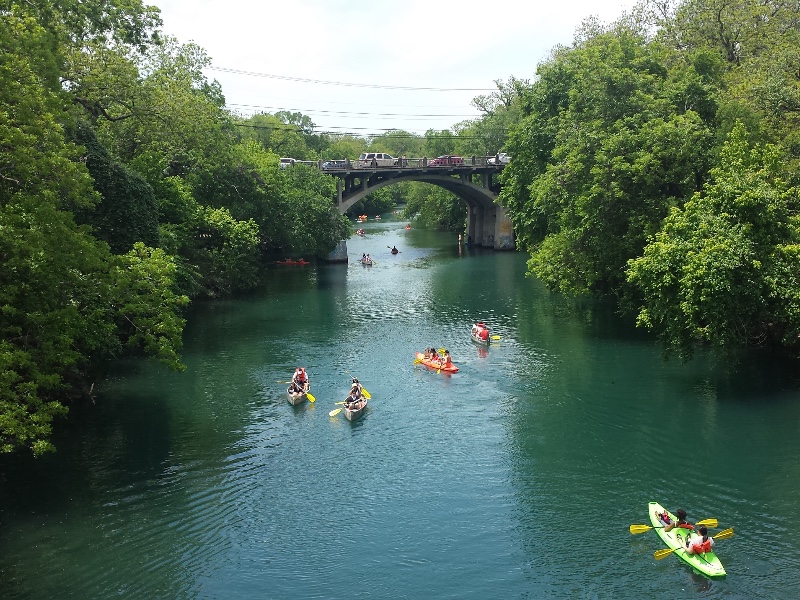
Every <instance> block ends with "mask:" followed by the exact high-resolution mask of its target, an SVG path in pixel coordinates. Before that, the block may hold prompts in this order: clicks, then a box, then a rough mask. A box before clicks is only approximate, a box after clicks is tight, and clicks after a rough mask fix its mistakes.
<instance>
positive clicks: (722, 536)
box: [653, 527, 733, 560]
mask: <svg viewBox="0 0 800 600" xmlns="http://www.w3.org/2000/svg"><path fill="white" fill-rule="evenodd" d="M711 537H713V538H714V541H716V540H726V539H728V538H729V537H733V527H731V528H729V529H725V530H723V531H720V532H719V533H718V534H717V535H714V536H711ZM675 550H686V548H684V547H683V546H680V547H678V548H663V549H661V550H656V551H655V552H653V558H655V559H656V560H661V559H662V558H664V557H665V556H669V555H670V554H672V553H673V552H675Z"/></svg>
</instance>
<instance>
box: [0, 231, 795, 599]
mask: <svg viewBox="0 0 800 600" xmlns="http://www.w3.org/2000/svg"><path fill="white" fill-rule="evenodd" d="M404 225H405V222H399V221H393V220H391V219H385V220H383V221H381V222H378V223H375V222H370V223H369V224H368V226H367V227H366V229H367V234H366V236H364V237H354V238H352V239H350V240H349V241H348V247H349V253H350V263H349V264H347V265H345V264H339V265H320V266H307V267H286V266H277V265H276V266H275V267H274V275H275V277H274V280H273V284H272V285H270V286H269V288H267V289H264V290H262V291H260V292H259V293H256V294H253V295H251V296H249V297H247V298H243V299H238V300H234V301H225V302H216V303H212V304H207V305H199V306H196V307H195V308H194V309H193V312H192V314H191V317H190V321H189V324H188V326H187V330H186V333H185V337H184V339H185V348H184V353H183V357H184V362H185V363H186V365H187V366H188V369H187V370H186V372H184V373H182V374H175V373H168V372H166V371H165V370H163V369H162V368H160V367H158V366H155V365H151V364H149V363H144V362H129V363H123V364H119V365H116V366H115V369H114V371H113V374H112V376H111V377H110V378H109V379H108V380H106V381H103V382H98V384H97V386H96V392H97V393H96V398H95V403H94V404H91V403H88V404H87V405H86V406H80V407H76V408H74V409H73V410H72V413H71V417H70V419H69V421H68V422H66V423H61V424H60V425H59V431H58V434H57V436H56V440H55V441H56V443H57V445H58V449H59V450H58V452H57V453H56V454H55V455H52V456H47V457H44V458H42V459H38V460H35V459H32V458H30V457H28V456H27V455H25V456H14V457H3V458H2V459H0V486H1V487H0V597H2V598H3V599H15V600H17V599H25V600H39V599H49V598H54V599H60V598H77V599H95V598H145V599H149V598H165V599H172V598H248V599H249V598H301V599H305V598H348V599H352V598H454V599H462V598H469V599H472V598H474V599H484V598H503V599H505V598H621V599H643V598H665V599H667V598H669V599H674V598H726V599H727V598H745V599H750V598H797V597H799V596H800V573H798V567H800V519H798V518H797V517H798V514H797V513H798V505H799V504H800V500H799V498H800V493H799V492H800V477H798V475H799V474H800V460H798V459H799V458H800V435H798V428H799V427H800V379H799V378H798V377H797V373H796V364H794V363H784V362H782V361H778V360H776V359H774V358H770V357H766V356H762V355H759V354H752V355H748V356H747V357H745V360H744V361H743V362H742V364H741V365H740V366H739V368H738V369H735V370H734V369H731V368H730V367H729V366H728V365H726V364H723V363H720V362H717V361H715V360H714V358H713V357H712V356H710V355H707V354H703V353H700V354H699V355H698V356H697V357H696V359H695V360H693V361H692V362H690V363H688V364H681V363H680V362H678V361H674V360H673V361H669V362H665V361H664V360H663V359H662V356H661V353H660V350H659V348H658V347H657V345H656V344H655V342H654V340H653V339H651V338H650V337H649V336H648V335H646V334H645V333H643V332H641V331H637V330H636V329H635V328H634V327H633V326H632V324H631V323H630V322H629V321H625V320H622V319H620V318H619V317H618V316H617V315H616V314H615V313H614V310H613V308H612V307H609V306H605V305H602V304H598V303H597V302H594V301H585V300H584V301H574V300H568V299H565V298H563V297H561V296H559V295H556V294H551V293H549V292H547V291H546V290H545V288H544V287H543V286H542V285H541V284H539V283H538V282H537V281H535V280H533V279H530V278H526V277H525V276H524V272H525V257H524V256H522V255H520V254H516V253H497V252H492V251H490V250H481V249H472V250H470V249H467V248H466V247H465V248H462V249H461V250H460V251H459V248H458V245H457V244H456V240H455V239H454V236H453V235H452V234H441V233H433V232H426V231H422V230H417V229H411V230H406V229H405V228H404ZM392 245H397V247H398V248H399V249H400V251H401V252H400V254H398V255H395V256H392V255H391V254H390V253H389V250H388V248H387V246H392ZM362 252H369V253H371V254H372V256H373V257H374V258H376V259H377V264H376V265H375V266H373V267H363V266H361V265H360V264H358V263H357V262H355V261H356V260H357V259H358V258H359V257H360V256H361V254H362ZM478 319H482V320H484V321H485V322H486V323H487V324H489V325H490V327H491V329H492V333H493V334H496V335H499V336H501V338H502V339H501V340H500V342H499V343H498V344H497V345H494V346H492V347H490V348H489V349H488V350H487V349H482V348H479V347H478V346H476V345H474V344H473V343H472V342H471V341H470V339H469V329H470V326H471V324H472V323H473V322H474V321H475V320H478ZM426 346H436V347H437V348H441V347H445V348H448V349H449V350H450V351H451V353H452V355H453V360H454V362H455V363H456V364H457V365H458V366H459V367H460V369H461V370H460V372H459V373H457V374H455V375H452V376H448V375H444V374H441V373H439V374H437V373H436V372H435V371H430V370H428V369H425V368H423V367H421V366H419V365H417V366H415V365H414V364H413V359H414V352H415V351H417V350H422V349H423V348H424V347H426ZM298 365H303V366H305V367H307V369H308V371H309V374H310V376H311V384H312V392H313V394H314V395H315V397H316V399H317V401H316V402H315V403H305V404H303V405H300V406H298V407H292V406H290V405H289V404H288V403H287V402H286V397H285V388H286V386H285V385H283V384H282V383H279V382H281V381H286V380H287V379H288V378H289V377H290V375H291V372H292V370H293V369H294V367H296V366H298ZM352 375H356V376H358V377H359V379H360V380H361V382H362V383H363V384H364V386H365V388H366V389H367V390H368V391H369V392H370V393H371V395H372V401H371V403H370V406H369V409H368V412H367V414H366V415H365V416H364V417H363V418H362V419H361V420H360V421H357V422H354V423H350V422H348V421H346V420H345V419H344V416H343V415H342V414H339V415H337V416H335V417H329V416H328V413H329V411H330V410H332V409H333V408H335V405H334V403H335V402H337V401H340V400H342V399H344V397H345V395H346V393H347V390H348V388H349V383H350V377H351V376H352ZM651 500H657V501H659V502H661V503H662V504H664V505H665V506H667V507H669V508H671V509H672V510H673V511H674V510H675V509H677V508H678V507H683V508H686V509H687V511H688V512H689V516H690V519H693V520H700V519H704V518H712V517H713V518H717V519H719V525H720V529H722V528H728V527H733V528H734V529H735V531H736V533H735V535H734V536H733V537H732V538H730V539H727V540H721V541H720V542H718V544H717V553H718V555H719V557H720V559H721V560H722V562H723V564H724V565H725V567H726V569H727V571H728V575H727V577H725V578H723V579H721V580H715V581H709V580H708V579H706V578H704V577H702V576H700V575H697V574H695V573H693V572H692V571H691V569H690V568H689V567H688V566H686V565H685V564H683V563H682V562H680V561H679V560H678V559H677V558H675V557H673V556H670V557H668V558H666V559H664V560H660V561H656V560H654V558H653V552H654V551H655V550H658V549H660V548H662V547H663V545H662V543H661V542H660V540H659V539H658V537H657V536H656V535H655V534H654V533H653V532H652V531H650V532H648V533H645V534H642V535H631V534H630V533H629V531H628V526H629V525H631V524H636V523H642V524H647V523H648V519H647V503H648V502H649V501H651Z"/></svg>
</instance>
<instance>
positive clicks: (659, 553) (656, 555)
mask: <svg viewBox="0 0 800 600" xmlns="http://www.w3.org/2000/svg"><path fill="white" fill-rule="evenodd" d="M675 550H683V548H664V549H662V550H656V551H655V552H653V558H655V559H656V560H661V559H662V558H664V557H666V556H669V555H670V554H672V553H673V552H675Z"/></svg>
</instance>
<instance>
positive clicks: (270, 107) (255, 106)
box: [228, 103, 480, 119]
mask: <svg viewBox="0 0 800 600" xmlns="http://www.w3.org/2000/svg"><path fill="white" fill-rule="evenodd" d="M228 106H239V107H242V108H263V109H267V110H273V111H281V110H283V111H288V112H300V113H303V114H307V113H322V114H326V115H353V116H359V117H361V116H369V117H410V118H412V119H413V118H417V117H460V118H462V119H469V118H477V117H479V116H480V115H475V114H473V115H443V114H420V115H413V114H408V113H370V112H353V111H344V110H324V109H305V110H304V109H301V108H282V107H278V106H259V105H257V104H236V103H231V104H228Z"/></svg>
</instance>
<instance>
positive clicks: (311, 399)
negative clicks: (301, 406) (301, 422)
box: [306, 392, 317, 402]
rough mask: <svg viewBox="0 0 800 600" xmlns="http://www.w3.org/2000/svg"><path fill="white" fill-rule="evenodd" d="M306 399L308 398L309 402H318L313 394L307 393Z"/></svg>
mask: <svg viewBox="0 0 800 600" xmlns="http://www.w3.org/2000/svg"><path fill="white" fill-rule="evenodd" d="M306 398H308V401H309V402H316V401H317V399H316V398H314V396H313V395H312V394H311V392H306Z"/></svg>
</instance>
